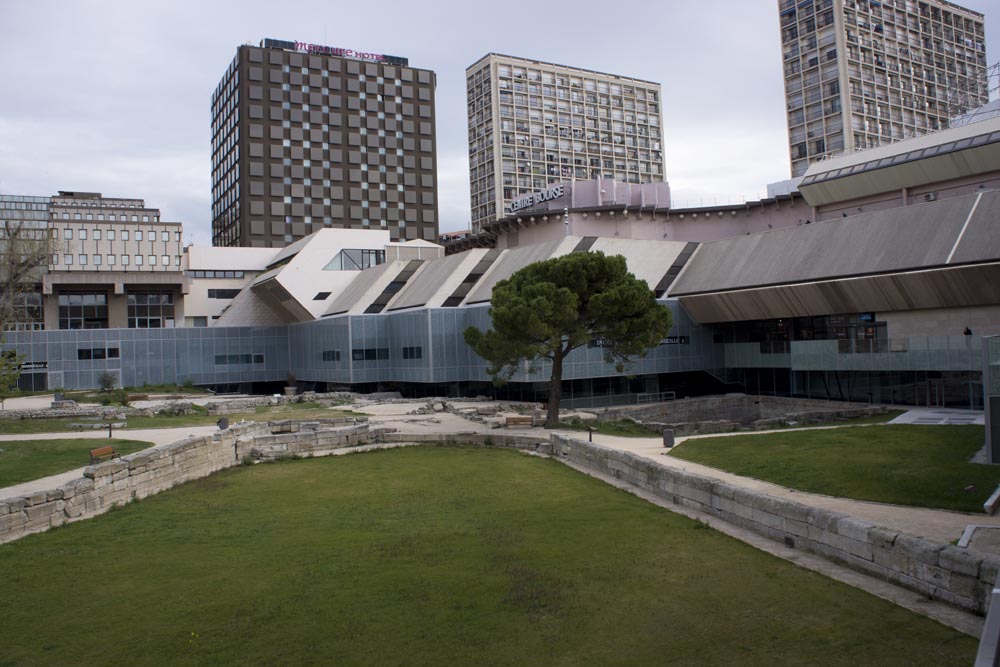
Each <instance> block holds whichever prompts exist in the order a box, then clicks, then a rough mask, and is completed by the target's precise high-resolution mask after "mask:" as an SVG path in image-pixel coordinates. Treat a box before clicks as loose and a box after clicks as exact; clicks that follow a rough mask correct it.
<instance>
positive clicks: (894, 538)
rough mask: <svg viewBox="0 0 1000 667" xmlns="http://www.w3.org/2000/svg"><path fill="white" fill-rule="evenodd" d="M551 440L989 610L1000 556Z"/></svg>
mask: <svg viewBox="0 0 1000 667" xmlns="http://www.w3.org/2000/svg"><path fill="white" fill-rule="evenodd" d="M552 440H553V449H554V454H555V455H556V456H558V457H561V458H565V459H567V460H569V461H570V462H572V463H574V464H577V465H579V466H582V467H584V468H587V469H590V470H594V471H596V472H599V473H603V474H605V475H608V476H611V477H615V478H617V479H620V480H623V481H625V482H627V483H628V484H631V485H632V486H635V487H638V488H641V489H644V490H646V491H649V492H650V493H653V494H655V495H657V496H659V497H661V498H663V499H665V500H667V501H669V502H672V503H674V504H676V505H681V506H683V507H687V508H689V509H693V510H697V511H699V512H705V513H706V514H711V515H713V516H715V517H718V518H720V519H722V520H724V521H726V522H728V523H731V524H734V525H737V526H741V527H743V528H746V529H749V530H751V531H753V532H755V533H757V534H759V535H763V536H765V537H769V538H771V539H773V540H776V541H778V542H781V543H784V544H786V545H788V546H791V547H793V548H795V549H802V550H803V551H808V552H811V553H814V554H817V555H820V556H822V557H824V558H827V559H828V560H832V561H834V562H837V563H840V564H842V565H846V566H847V567H850V568H852V569H854V570H857V571H859V572H863V573H864V574H868V575H871V576H875V577H878V578H880V579H884V580H886V581H890V582H892V583H894V584H897V585H899V586H902V587H904V588H907V589H910V590H913V591H916V592H918V593H921V594H923V595H926V596H927V597H929V598H933V599H935V600H940V601H942V602H947V603H949V604H952V605H955V606H957V607H961V608H963V609H966V610H969V611H972V612H974V613H976V614H985V613H986V611H987V609H988V607H989V600H990V592H991V591H992V589H993V585H994V582H996V580H997V573H998V572H1000V558H996V557H993V556H988V555H985V554H981V553H979V552H976V551H973V550H969V549H960V548H958V547H955V546H952V545H947V544H940V543H937V542H932V541H930V540H926V539H923V538H920V537H914V536H911V535H907V534H905V533H900V532H897V531H893V530H889V529H887V528H881V527H878V526H876V525H875V524H872V523H869V522H867V521H863V520H861V519H856V518H853V517H850V516H847V515H844V514H839V513H837V512H831V511H828V510H823V509H817V508H814V507H809V506H807V505H803V504H800V503H796V502H793V501H790V500H785V499H782V498H774V497H772V496H768V495H765V494H762V493H758V492H755V491H750V490H747V489H743V488H737V487H735V486H732V485H730V484H726V483H725V482H721V481H718V480H714V479H711V478H709V477H703V476H700V475H695V474H692V473H687V472H683V471H680V470H676V469H673V468H667V467H665V466H662V465H660V464H658V463H656V462H655V461H650V460H649V459H644V458H641V457H638V456H635V455H633V454H629V453H627V452H621V451H618V450H613V449H608V448H606V447H601V446H600V445H595V444H592V443H588V442H583V441H580V440H574V439H570V438H563V437H560V436H557V435H553V436H552Z"/></svg>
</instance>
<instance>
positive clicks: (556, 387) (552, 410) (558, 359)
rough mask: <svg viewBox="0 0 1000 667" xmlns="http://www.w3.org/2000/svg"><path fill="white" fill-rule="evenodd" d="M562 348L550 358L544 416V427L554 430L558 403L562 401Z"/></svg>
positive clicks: (557, 419)
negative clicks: (546, 407) (547, 396)
mask: <svg viewBox="0 0 1000 667" xmlns="http://www.w3.org/2000/svg"><path fill="white" fill-rule="evenodd" d="M563 354H564V353H563V351H562V348H560V349H558V350H556V353H555V354H554V355H553V356H552V378H551V379H550V382H551V385H550V387H549V411H548V413H547V414H546V415H545V425H546V426H548V427H549V428H555V427H556V426H558V425H559V401H560V400H562V362H563Z"/></svg>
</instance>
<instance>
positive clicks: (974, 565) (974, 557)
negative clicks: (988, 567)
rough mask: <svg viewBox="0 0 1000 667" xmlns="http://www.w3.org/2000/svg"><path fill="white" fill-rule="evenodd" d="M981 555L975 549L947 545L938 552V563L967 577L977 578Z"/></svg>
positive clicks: (981, 559)
mask: <svg viewBox="0 0 1000 667" xmlns="http://www.w3.org/2000/svg"><path fill="white" fill-rule="evenodd" d="M982 562H983V555H982V554H980V553H978V552H976V551H969V550H967V549H959V548H958V547H955V546H951V545H948V546H946V547H945V548H944V549H942V550H941V552H940V553H938V565H939V566H940V567H943V568H944V569H946V570H950V571H952V572H955V573H957V574H961V575H965V576H967V577H972V578H978V577H979V566H980V565H981V564H982Z"/></svg>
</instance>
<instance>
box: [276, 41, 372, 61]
mask: <svg viewBox="0 0 1000 667" xmlns="http://www.w3.org/2000/svg"><path fill="white" fill-rule="evenodd" d="M295 50H296V51H306V52H307V53H320V54H323V55H327V56H343V57H345V58H357V59H358V60H374V61H376V62H381V61H383V60H385V55H384V54H381V53H366V52H364V51H352V50H351V49H341V48H339V47H336V46H323V45H322V44H307V43H305V42H295Z"/></svg>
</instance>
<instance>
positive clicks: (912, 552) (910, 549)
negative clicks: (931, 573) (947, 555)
mask: <svg viewBox="0 0 1000 667" xmlns="http://www.w3.org/2000/svg"><path fill="white" fill-rule="evenodd" d="M895 546H896V548H897V549H900V550H901V552H902V553H903V554H905V555H906V556H908V557H909V558H911V559H912V560H915V561H920V562H923V563H928V564H930V565H937V563H938V554H939V553H940V552H941V550H942V549H943V548H944V545H943V544H938V543H936V542H931V541H930V540H925V539H924V538H922V537H914V536H912V535H900V536H899V537H897V538H896V545H895Z"/></svg>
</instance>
